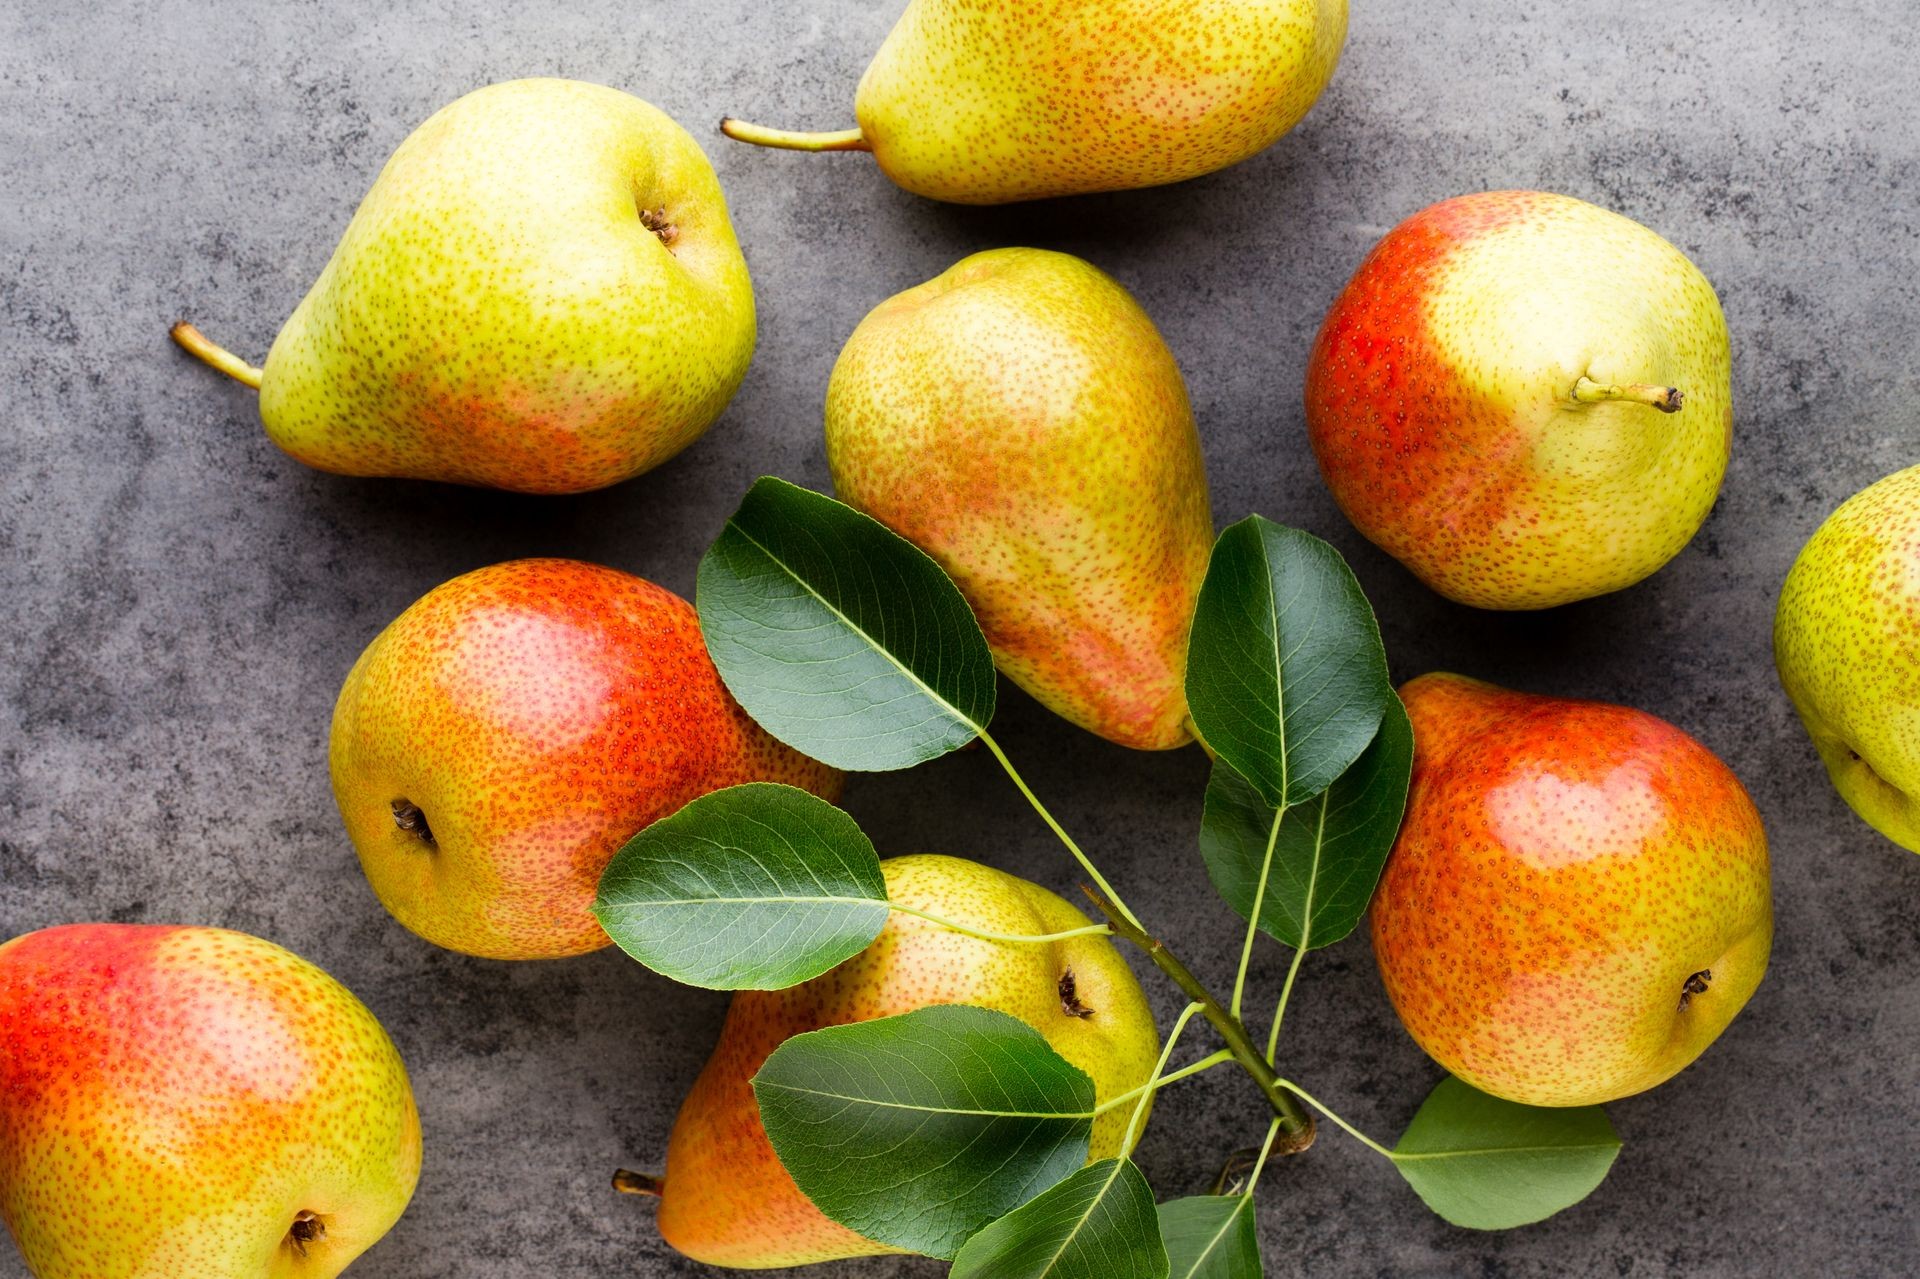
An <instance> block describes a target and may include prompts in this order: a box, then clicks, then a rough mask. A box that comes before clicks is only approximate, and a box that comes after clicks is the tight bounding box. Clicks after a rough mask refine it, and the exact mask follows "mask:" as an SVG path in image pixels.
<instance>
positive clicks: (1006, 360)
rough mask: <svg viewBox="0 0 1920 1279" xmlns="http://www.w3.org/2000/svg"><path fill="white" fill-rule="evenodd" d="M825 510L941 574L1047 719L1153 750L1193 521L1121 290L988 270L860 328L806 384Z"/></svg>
mask: <svg viewBox="0 0 1920 1279" xmlns="http://www.w3.org/2000/svg"><path fill="white" fill-rule="evenodd" d="M826 439H827V464H828V465H829V466H830V467H831V468H832V470H833V485H834V489H835V491H836V492H838V493H839V495H840V497H841V499H842V500H843V501H845V502H847V503H848V504H849V505H851V506H854V507H857V508H859V509H860V510H862V511H865V512H866V513H867V514H868V515H871V516H873V517H874V518H875V519H877V520H879V521H880V522H881V523H882V524H885V525H887V526H888V527H889V528H891V529H893V531H894V532H896V533H898V534H900V535H901V536H902V537H904V538H906V539H908V540H909V541H911V542H913V543H915V544H916V545H918V546H919V547H920V549H921V550H923V551H925V552H926V553H927V554H928V555H931V556H932V557H933V558H934V559H936V560H938V561H939V562H940V567H942V568H943V569H945V570H946V571H947V573H948V575H949V576H951V577H952V578H953V580H954V583H955V584H956V585H957V586H959V588H960V590H961V593H962V594H964V595H965V596H966V597H967V602H968V603H969V604H970V605H972V606H973V611H974V613H975V615H976V616H978V617H979V619H980V625H981V627H982V628H983V629H984V630H985V631H986V634H987V642H988V644H990V645H991V646H992V648H993V659H994V662H995V664H996V665H998V666H999V668H1000V669H1001V670H1002V671H1004V672H1005V673H1006V675H1007V677H1008V678H1009V679H1011V680H1013V682H1014V683H1016V684H1018V685H1020V687H1022V688H1024V689H1026V690H1027V692H1029V693H1031V694H1032V695H1033V696H1034V697H1035V698H1037V699H1038V700H1039V701H1040V702H1041V703H1043V704H1044V705H1045V706H1046V707H1047V708H1048V709H1049V710H1052V711H1053V712H1055V713H1056V714H1058V715H1061V716H1064V717H1065V718H1067V719H1070V720H1072V721H1073V722H1074V723H1076V724H1078V725H1080V726H1081V727H1082V728H1086V729H1089V730H1091V731H1093V732H1095V733H1098V734H1100V735H1101V736H1102V737H1105V738H1107V739H1108V740H1109V741H1114V742H1118V743H1120V744H1121V745H1122V746H1131V747H1134V748H1136V749H1140V750H1165V749H1168V748H1171V747H1175V746H1183V745H1185V744H1186V743H1187V742H1189V741H1191V740H1192V736H1191V733H1190V731H1189V729H1188V726H1187V699H1186V691H1185V682H1184V681H1185V674H1186V665H1187V628H1188V626H1189V624H1190V623H1191V622H1192V620H1193V609H1194V604H1195V601H1196V600H1197V598H1198V596H1199V592H1200V582H1201V579H1202V578H1204V577H1205V576H1206V571H1207V556H1208V553H1209V552H1210V551H1211V550H1212V547H1213V517H1212V514H1211V511H1210V508H1209V507H1208V504H1207V476H1206V470H1205V466H1204V464H1203V462H1202V461H1201V457H1200V437H1199V434H1198V432H1197V431H1196V430H1195V428H1194V423H1193V410H1192V408H1191V406H1190V405H1189V404H1188V401H1187V388H1186V383H1185V382H1184V381H1183V380H1182V379H1181V376H1180V368H1179V366H1178V365H1177V364H1175V363H1174V359H1173V353H1172V352H1171V351H1169V350H1168V349H1167V345H1166V343H1165V342H1164V341H1162V340H1161V337H1160V334H1159V331H1158V330H1156V329H1155V328H1154V327H1153V321H1152V320H1151V319H1149V318H1148V316H1147V313H1146V312H1145V311H1143V310H1141V309H1140V305H1139V304H1138V303H1137V302H1135V301H1134V300H1133V298H1132V297H1131V296H1130V295H1129V294H1128V293H1127V291H1126V290H1125V289H1123V288H1122V287H1120V285H1119V284H1118V283H1117V282H1116V281H1114V280H1113V279H1112V278H1111V277H1110V276H1108V275H1106V274H1104V273H1103V272H1101V271H1100V270H1098V269H1097V268H1095V267H1093V266H1092V265H1090V264H1088V263H1086V262H1083V261H1081V260H1080V259H1079V258H1076V257H1070V256H1068V255H1067V254H1065V253H1051V252H1047V251H1044V250H1040V249H994V250H991V251H989V252H986V253H976V254H974V255H973V256H972V257H969V258H965V259H962V260H961V261H960V262H958V263H956V264H955V265H954V266H953V267H951V268H950V269H948V270H947V271H946V272H944V273H943V274H941V275H939V276H936V277H935V278H933V279H931V280H929V281H927V282H926V283H924V284H921V285H917V286H916V287H914V288H911V289H908V290H907V291H906V292H904V293H901V294H898V295H896V296H894V297H892V298H889V299H887V300H886V301H885V302H882V303H881V304H880V305H879V306H877V307H875V308H874V309H873V310H872V311H871V312H870V313H869V314H868V315H867V317H866V318H865V319H864V320H862V321H861V322H860V325H859V327H858V328H856V329H855V330H854V331H853V336H852V337H850V338H848V339H847V345H846V347H845V348H844V349H843V350H842V351H841V352H840V358H839V359H838V360H837V361H836V362H835V363H834V366H833V376H832V378H831V379H830V380H829V381H828V383H827V402H826Z"/></svg>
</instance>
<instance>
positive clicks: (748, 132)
mask: <svg viewBox="0 0 1920 1279" xmlns="http://www.w3.org/2000/svg"><path fill="white" fill-rule="evenodd" d="M720 132H722V133H724V134H726V135H727V136H728V137H730V138H732V139H733V140H734V141H735V142H751V143H753V145H755V146H757V147H778V148H779V149H780V150H782V151H871V150H873V144H872V143H871V142H869V141H867V136H866V134H864V133H862V132H860V130H859V128H858V127H857V126H856V127H854V128H851V129H840V130H838V131H836V132H833V133H805V132H800V131H798V130H794V129H769V128H767V126H765V125H764V124H748V123H747V122H746V121H745V120H736V119H734V118H733V117H732V116H724V117H722V118H721V120H720Z"/></svg>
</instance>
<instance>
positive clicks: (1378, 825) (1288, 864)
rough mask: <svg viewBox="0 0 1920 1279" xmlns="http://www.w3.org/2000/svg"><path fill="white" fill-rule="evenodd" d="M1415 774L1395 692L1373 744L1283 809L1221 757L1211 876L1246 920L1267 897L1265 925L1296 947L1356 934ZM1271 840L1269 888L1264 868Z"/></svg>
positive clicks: (1206, 853) (1206, 847)
mask: <svg viewBox="0 0 1920 1279" xmlns="http://www.w3.org/2000/svg"><path fill="white" fill-rule="evenodd" d="M1412 773H1413V724H1412V723H1411V722H1410V721H1409V720H1408V719H1407V712H1406V708H1405V707H1403V706H1402V705H1400V699H1399V698H1397V697H1396V698H1394V699H1393V700H1392V701H1391V702H1389V703H1388V705H1387V712H1386V716H1385V717H1384V718H1383V719H1382V720H1381V721H1380V731H1379V732H1378V733H1377V734H1375V736H1374V739H1373V743H1372V744H1371V745H1370V746H1368V747H1367V749H1366V750H1364V751H1362V752H1361V754H1360V758H1359V759H1357V760H1355V761H1354V764H1353V767H1352V768H1349V769H1348V770H1347V771H1346V772H1344V773H1342V774H1341V775H1340V777H1339V779H1338V780H1337V781H1335V782H1334V783H1333V785H1331V786H1329V787H1327V789H1325V790H1323V791H1321V792H1320V793H1319V794H1318V795H1316V796H1314V797H1313V798H1312V799H1309V800H1308V801H1306V802H1305V803H1304V804H1298V805H1296V806H1294V807H1292V808H1289V809H1287V810H1286V815H1285V816H1284V817H1283V818H1281V821H1280V830H1279V833H1278V834H1277V835H1275V834H1273V816H1274V813H1275V811H1276V810H1275V808H1274V807H1273V805H1271V804H1269V803H1267V802H1266V800H1264V799H1262V798H1261V797H1260V794H1259V792H1257V791H1256V790H1254V788H1253V787H1252V786H1249V785H1248V784H1247V782H1246V780H1245V779H1244V778H1242V777H1241V776H1240V775H1239V774H1238V773H1236V772H1234V771H1233V769H1232V767H1231V766H1229V765H1228V764H1227V763H1226V762H1225V761H1216V762H1215V764H1214V766H1213V776H1212V777H1211V778H1210V779H1209V780H1208V782H1207V804H1206V809H1205V811H1204V813H1203V815H1202V816H1201V819H1200V854H1201V856H1203V857H1204V858H1206V862H1207V877H1208V878H1209V879H1211V880H1212V881H1213V886H1214V888H1215V889H1216V890H1217V891H1218V892H1219V894H1220V895H1221V896H1222V897H1224V898H1226V899H1227V904H1228V905H1229V906H1232V907H1233V908H1234V910H1236V911H1238V912H1239V913H1240V918H1242V919H1247V918H1249V917H1250V916H1251V915H1252V913H1253V902H1254V898H1255V897H1256V896H1259V897H1260V930H1261V931H1262V932H1264V933H1266V934H1267V935H1268V936H1270V937H1275V938H1278V939H1279V940H1280V941H1282V942H1285V943H1286V944H1287V945H1289V946H1297V947H1304V948H1306V949H1309V950H1317V949H1318V948H1320V947H1322V946H1331V945H1332V944H1333V943H1334V942H1337V941H1339V940H1340V939H1341V938H1343V937H1345V936H1346V935H1347V934H1348V933H1351V932H1352V931H1353V930H1354V928H1355V926H1356V925H1358V924H1359V922H1360V919H1361V917H1362V916H1363V915H1365V914H1366V912H1367V903H1368V902H1369V901H1370V900H1372V898H1373V889H1374V885H1375V884H1377V883H1378V882H1379V881H1380V871H1381V868H1382V867H1384V866H1385V865H1386V864H1387V854H1388V853H1390V852H1391V851H1393V841H1394V837H1395V836H1396V835H1398V834H1399V832H1400V818H1401V816H1402V815H1403V814H1404V813H1405V812H1406V807H1407V780H1408V778H1409V777H1410V776H1411V775H1412ZM1270 836H1271V837H1272V840H1273V863H1272V865H1271V866H1270V867H1269V868H1268V870H1267V888H1266V893H1265V894H1264V895H1261V894H1260V869H1261V866H1262V864H1263V863H1264V862H1265V861H1266V860H1267V841H1268V838H1269V837H1270Z"/></svg>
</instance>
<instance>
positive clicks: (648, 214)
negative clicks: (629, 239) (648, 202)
mask: <svg viewBox="0 0 1920 1279" xmlns="http://www.w3.org/2000/svg"><path fill="white" fill-rule="evenodd" d="M640 225H641V226H643V227H645V228H647V230H649V231H651V232H653V233H654V234H655V235H657V236H659V237H660V243H662V244H664V245H666V246H667V249H668V251H669V252H671V251H672V249H673V242H674V241H675V240H678V239H679V238H680V227H679V225H678V224H676V223H674V222H671V221H669V220H668V218H667V207H666V206H665V205H664V204H663V205H661V206H660V207H659V208H657V209H647V208H642V209H641V210H640Z"/></svg>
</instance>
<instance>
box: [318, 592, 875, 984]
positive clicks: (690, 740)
mask: <svg viewBox="0 0 1920 1279" xmlns="http://www.w3.org/2000/svg"><path fill="white" fill-rule="evenodd" d="M329 759H330V763H331V766H332V771H333V792H334V798H335V799H336V800H337V801H338V803H339V806H340V815H341V817H342V819H343V820H344V821H345V822H346V827H347V833H348V835H349V836H350V837H351V838H352V840H353V845H354V848H355V849H356V850H357V851H358V852H359V854H360V864H361V867H362V868H363V869H364V870H365V871H366V874H367V879H368V881H369V882H370V883H372V885H373V889H374V892H375V893H377V894H378V895H379V897H380V900H381V902H382V903H383V904H384V905H385V906H386V907H387V909H388V910H389V911H391V912H393V915H394V917H395V918H396V919H398V920H399V921H400V922H401V923H403V924H405V925H406V926H407V927H408V928H410V929H412V930H413V931H414V932H416V933H418V934H420V936H422V937H424V938H426V939H427V940H428V941H431V942H434V943H436V944H438V945H441V946H446V947H448V948H450V949H453V950H459V951H465V952H466V953H468V954H472V955H480V956H484V957H487V958H492V959H542V958H553V957H558V956H563V955H577V954H581V953H584V952H586V951H591V950H597V949H599V948H600V947H602V946H604V945H606V944H607V936H606V934H605V933H604V932H603V931H602V930H601V928H600V925H599V923H598V921H596V920H595V919H594V917H593V914H592V912H591V910H590V907H591V906H592V904H593V899H594V895H595V893H596V892H597V891H598V886H599V882H600V872H601V871H602V870H604V869H605V868H606V865H607V862H608V860H609V859H611V858H612V856H613V854H614V851H615V850H616V849H618V848H619V847H620V845H622V844H623V843H625V842H626V841H627V840H628V839H630V838H631V837H632V836H633V835H634V834H635V833H636V832H637V831H639V830H640V829H641V828H642V827H643V826H646V825H648V824H650V823H651V822H653V821H654V820H655V819H656V818H660V817H664V816H666V815H668V814H669V813H672V812H674V811H676V810H677V809H679V808H680V807H681V806H682V805H683V804H685V803H687V802H688V801H689V800H692V799H695V798H698V797H699V796H701V795H704V794H706V793H707V792H709V791H713V790H718V789H720V788H721V787H723V786H732V785H735V784H737V783H741V782H785V783H787V784H789V785H792V786H799V787H802V788H804V789H806V790H810V791H812V792H813V793H814V794H817V795H820V796H822V797H824V798H828V799H831V798H833V797H835V796H837V795H838V794H839V790H840V784H841V781H842V776H841V774H840V773H839V772H838V771H836V770H834V769H832V768H829V767H827V766H826V765H825V764H821V763H819V762H817V761H815V760H812V759H809V758H807V757H806V756H804V755H801V754H799V753H798V752H796V751H794V750H792V749H791V748H789V747H787V746H784V745H782V744H781V743H780V742H778V741H776V740H775V739H774V738H773V737H771V736H770V735H768V734H767V733H766V731H765V730H763V729H761V728H760V726H759V725H757V724H755V723H754V722H753V721H752V720H751V719H749V718H748V716H747V713H746V712H745V711H743V710H742V709H740V706H739V704H738V703H736V702H735V701H734V700H733V698H732V696H731V695H729V694H728V692H727V690H726V688H725V686H724V685H722V684H721V682H720V675H719V672H718V671H716V670H715V669H714V667H713V662H712V660H711V659H710V658H709V657H708V656H707V650H706V646H705V644H704V643H703V642H702V640H701V636H700V622H699V618H698V616H697V615H696V614H695V613H694V610H693V606H692V605H691V604H689V603H687V602H686V601H685V600H683V599H681V598H680V597H679V596H677V595H675V594H673V593H672V592H671V591H668V590H665V589H663V588H661V587H658V586H655V585H654V584H653V583H651V582H648V581H645V580H643V579H641V578H638V577H634V576H632V575H630V574H627V573H622V572H619V571H617V570H615V569H610V568H602V567H600V566H598V565H594V564H583V563H580V562H578V561H575V560H516V561H513V562H510V563H506V564H496V565H494V566H492V567H491V568H483V569H479V570H476V571H475V572H472V573H468V574H466V575H464V576H462V577H457V578H455V579H454V580H453V581H451V582H447V583H445V584H444V585H442V586H439V587H437V588H435V589H434V590H432V591H430V592H428V593H427V594H426V595H425V596H424V597H422V598H421V599H420V600H418V601H417V602H415V603H414V604H413V605H412V607H410V608H408V609H407V611H406V612H404V613H402V614H401V615H400V616H399V618H397V619H396V620H395V621H394V622H393V623H392V624H391V625H390V626H388V627H387V628H386V630H384V631H382V632H381V633H380V634H379V635H378V636H376V637H375V638H374V640H373V642H372V643H371V644H369V645H368V646H367V649H366V651H365V652H364V653H362V654H361V655H360V660H359V661H357V662H356V663H354V667H353V670H352V671H351V672H350V673H349V674H348V676H347V679H346V683H345V685H344V686H343V687H342V688H341V690H340V698H339V701H338V703H337V704H336V706H335V708H334V716H333V733H332V742H331V746H330V750H329Z"/></svg>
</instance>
